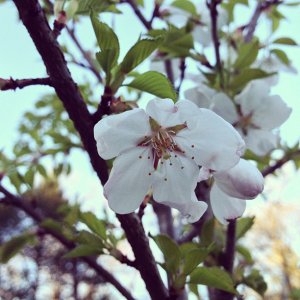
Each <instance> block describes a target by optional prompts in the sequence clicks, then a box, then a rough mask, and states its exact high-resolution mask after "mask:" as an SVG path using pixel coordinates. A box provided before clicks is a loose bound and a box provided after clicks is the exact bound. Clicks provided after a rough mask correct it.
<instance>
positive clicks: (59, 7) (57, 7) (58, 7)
mask: <svg viewBox="0 0 300 300" xmlns="http://www.w3.org/2000/svg"><path fill="white" fill-rule="evenodd" d="M64 2H65V1H64V0H56V1H55V3H54V14H55V15H56V16H58V14H59V13H60V12H61V11H63V10H64Z"/></svg>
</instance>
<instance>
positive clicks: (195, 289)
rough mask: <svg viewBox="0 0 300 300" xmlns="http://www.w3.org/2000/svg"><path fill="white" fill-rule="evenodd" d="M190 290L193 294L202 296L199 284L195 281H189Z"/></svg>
mask: <svg viewBox="0 0 300 300" xmlns="http://www.w3.org/2000/svg"><path fill="white" fill-rule="evenodd" d="M188 286H189V290H190V291H191V292H192V293H193V294H195V295H196V296H197V297H198V299H201V298H200V297H199V296H200V294H199V291H198V285H197V284H194V283H189V285H188Z"/></svg>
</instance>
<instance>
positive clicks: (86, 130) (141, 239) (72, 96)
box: [13, 0, 167, 299]
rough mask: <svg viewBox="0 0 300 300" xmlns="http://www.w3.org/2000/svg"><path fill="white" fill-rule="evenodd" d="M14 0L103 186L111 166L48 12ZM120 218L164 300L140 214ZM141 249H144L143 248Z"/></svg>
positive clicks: (31, 0)
mask: <svg viewBox="0 0 300 300" xmlns="http://www.w3.org/2000/svg"><path fill="white" fill-rule="evenodd" d="M13 1H14V3H15V5H16V6H17V8H18V11H19V13H20V18H21V20H22V22H23V24H24V25H25V27H26V28H27V30H28V32H29V34H30V36H31V38H32V40H33V42H34V44H35V45H36V48H37V50H38V52H39V53H40V55H41V57H42V59H43V61H44V64H45V66H46V68H47V72H48V74H49V76H50V78H51V81H52V83H53V87H54V88H55V91H56V93H57V95H58V97H59V98H60V99H61V101H62V102H63V104H64V106H65V109H66V111H67V112H68V114H69V116H70V119H71V120H72V121H73V122H74V126H75V128H76V130H77V131H78V133H79V135H80V137H81V139H82V142H83V145H84V147H85V149H86V151H87V152H88V154H89V156H90V159H91V164H92V166H93V168H94V170H95V171H96V173H97V175H98V177H99V178H100V180H101V183H102V184H103V185H104V184H105V183H106V181H107V179H108V168H107V165H106V162H105V161H104V160H103V159H101V158H100V156H99V155H98V153H97V148H96V143H95V140H94V134H93V129H94V120H93V118H92V116H91V114H90V113H89V111H88V109H87V106H86V104H85V102H84V100H83V98H82V96H81V94H80V92H79V89H78V87H77V85H76V83H75V82H74V81H73V79H72V77H71V74H70V72H69V70H68V68H67V64H66V61H65V59H64V56H63V53H62V51H61V49H60V46H59V44H58V42H57V41H56V39H55V36H54V34H53V32H52V31H51V29H50V27H49V24H48V22H47V19H46V17H45V14H44V12H43V10H42V8H41V6H40V5H39V3H38V1H37V0H13ZM119 219H120V220H122V221H120V222H121V224H122V226H124V227H123V228H124V230H125V233H126V235H127V238H128V241H129V242H130V244H131V246H132V248H133V252H134V253H135V254H137V255H138V257H136V260H137V263H138V266H139V270H140V272H141V276H142V278H143V279H144V280H145V281H146V282H145V283H146V287H147V289H148V291H149V293H150V295H152V294H155V295H160V296H159V297H158V298H156V299H165V298H166V295H167V291H166V288H165V287H164V285H163V282H162V280H161V278H160V276H159V273H158V270H157V266H156V263H155V260H154V257H153V255H152V252H151V249H150V247H149V241H148V239H147V237H146V235H145V233H144V231H143V230H142V229H141V226H140V222H139V221H137V220H138V217H137V216H136V215H135V214H129V215H124V216H119ZM140 249H143V251H141V250H140ZM150 279H151V282H150V283H148V282H147V280H150ZM153 283H155V284H153Z"/></svg>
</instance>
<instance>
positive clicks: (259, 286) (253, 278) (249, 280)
mask: <svg viewBox="0 0 300 300" xmlns="http://www.w3.org/2000/svg"><path fill="white" fill-rule="evenodd" d="M241 283H244V284H246V285H247V286H249V287H251V288H252V289H253V290H255V291H256V292H257V293H259V294H260V295H261V296H262V297H263V296H264V293H265V292H266V290H267V288H268V286H267V284H266V282H265V281H264V278H263V277H262V276H261V275H260V272H259V271H258V270H256V269H253V270H252V271H251V273H250V275H248V276H246V277H244V278H243V279H242V282H241Z"/></svg>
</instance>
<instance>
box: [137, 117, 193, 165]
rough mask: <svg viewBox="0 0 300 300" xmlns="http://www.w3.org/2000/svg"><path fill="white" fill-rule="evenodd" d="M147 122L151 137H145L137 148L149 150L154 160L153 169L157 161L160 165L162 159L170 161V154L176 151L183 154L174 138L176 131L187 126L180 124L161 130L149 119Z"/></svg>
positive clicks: (160, 127)
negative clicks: (147, 148)
mask: <svg viewBox="0 0 300 300" xmlns="http://www.w3.org/2000/svg"><path fill="white" fill-rule="evenodd" d="M149 122H150V126H151V130H152V135H151V136H150V137H148V136H145V140H144V141H143V142H142V143H140V144H139V146H143V147H150V148H151V150H152V155H153V158H154V161H153V166H154V169H157V166H158V163H159V161H160V162H161V164H163V159H164V160H168V159H170V158H171V153H172V152H174V151H175V152H176V151H177V152H181V153H185V151H182V150H181V149H180V148H179V147H178V145H177V143H176V141H175V139H174V137H175V136H176V134H177V132H178V131H180V130H182V129H184V128H186V127H187V125H186V124H180V125H176V126H172V127H168V128H163V127H162V126H161V125H159V124H158V123H157V122H156V121H155V120H154V119H152V118H151V117H150V120H149ZM175 157H177V155H175ZM148 158H149V157H148ZM170 164H172V163H170Z"/></svg>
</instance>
